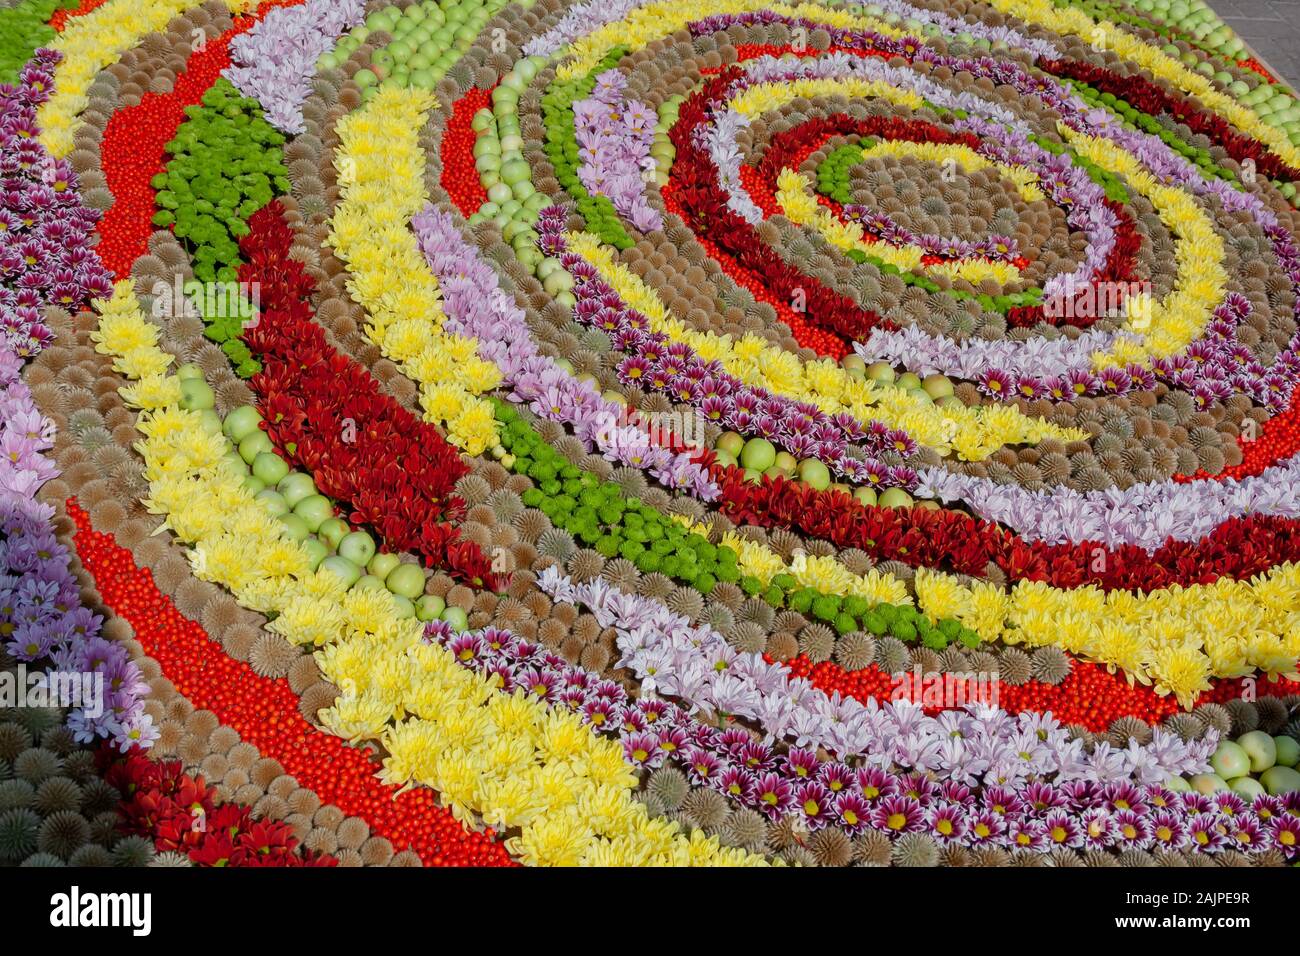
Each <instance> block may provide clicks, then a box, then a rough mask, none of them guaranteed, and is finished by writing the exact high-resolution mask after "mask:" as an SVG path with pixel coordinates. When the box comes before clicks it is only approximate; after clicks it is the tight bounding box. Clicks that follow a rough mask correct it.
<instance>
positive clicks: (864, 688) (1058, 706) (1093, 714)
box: [786, 654, 1300, 732]
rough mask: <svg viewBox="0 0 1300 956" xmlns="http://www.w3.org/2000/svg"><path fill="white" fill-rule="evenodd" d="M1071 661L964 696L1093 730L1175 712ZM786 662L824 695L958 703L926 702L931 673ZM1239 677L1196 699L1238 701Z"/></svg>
mask: <svg viewBox="0 0 1300 956" xmlns="http://www.w3.org/2000/svg"><path fill="white" fill-rule="evenodd" d="M1071 664H1072V667H1071V669H1070V674H1069V676H1068V677H1066V678H1065V680H1063V681H1061V683H1059V684H1045V683H1043V682H1042V681H1037V680H1030V681H1026V682H1025V683H1023V684H1008V683H1006V682H1004V681H996V682H994V683H993V685H992V686H989V685H983V686H981V685H979V684H978V683H975V682H971V683H969V684H968V685H967V689H966V694H967V696H966V699H967V700H968V701H975V700H977V699H979V700H984V701H985V702H987V703H992V704H996V706H998V707H1000V708H1002V709H1003V710H1005V711H1007V712H1008V713H1011V714H1019V713H1022V712H1024V713H1038V714H1041V713H1051V714H1052V715H1053V716H1055V717H1056V719H1057V720H1059V721H1061V723H1063V724H1079V725H1081V726H1083V727H1087V728H1088V729H1089V730H1091V731H1094V732H1103V731H1106V730H1108V729H1109V728H1110V725H1111V724H1112V723H1114V722H1115V721H1116V720H1118V719H1119V718H1121V717H1136V718H1138V719H1139V720H1142V721H1145V722H1147V723H1149V724H1153V725H1154V724H1158V723H1160V722H1161V721H1163V720H1165V719H1166V718H1167V717H1171V716H1172V715H1174V714H1176V713H1177V712H1178V702H1177V701H1176V700H1175V699H1174V698H1173V697H1172V696H1168V697H1162V696H1160V695H1159V694H1157V693H1156V692H1155V691H1154V690H1153V689H1152V688H1151V687H1148V686H1146V685H1145V684H1129V682H1128V680H1127V678H1126V677H1125V676H1124V674H1123V673H1111V672H1110V671H1109V670H1108V669H1107V668H1106V667H1105V666H1103V665H1101V664H1095V663H1093V662H1091V661H1081V660H1072V661H1071ZM786 666H788V667H789V669H790V673H791V675H792V676H794V677H806V678H808V680H809V681H811V682H812V684H813V686H814V687H816V688H818V689H819V690H821V691H822V692H824V693H826V694H828V695H829V694H834V693H836V692H837V691H838V692H839V694H840V695H841V696H843V697H852V698H854V699H856V700H860V701H866V700H867V699H869V698H870V699H874V700H877V701H886V700H891V699H893V700H897V699H899V698H906V699H908V700H913V701H915V702H917V703H920V704H921V705H922V707H923V709H924V710H925V711H926V712H927V713H929V714H936V713H938V712H939V711H941V710H945V709H955V708H957V707H959V706H961V704H960V702H958V701H956V700H952V701H949V702H945V703H944V704H941V705H935V704H932V703H930V702H929V701H928V700H927V698H926V694H925V688H926V687H927V686H928V685H927V683H926V681H927V680H928V679H931V678H933V677H935V676H936V675H929V674H926V675H923V677H922V682H921V684H920V686H919V687H918V686H916V684H915V682H914V681H912V682H908V681H906V680H899V679H896V678H895V677H894V676H892V675H890V674H887V673H884V672H883V671H881V670H880V668H879V667H877V666H876V665H875V664H872V665H871V666H870V667H866V668H863V669H862V670H857V671H848V670H845V669H844V668H842V667H840V666H839V665H838V664H834V663H832V662H830V661H824V662H823V663H820V664H813V663H812V662H811V661H810V660H808V658H807V657H805V656H804V655H802V654H800V655H799V656H798V657H795V658H793V659H792V660H790V661H789V662H788V663H787V665H786ZM1243 680H1244V679H1243V678H1234V679H1232V680H1218V681H1215V683H1214V686H1213V688H1212V689H1211V690H1209V691H1206V692H1205V693H1204V694H1202V695H1201V696H1200V698H1199V699H1198V700H1197V703H1198V704H1207V703H1222V702H1225V701H1229V700H1234V699H1241V697H1242V695H1243V690H1244V687H1243ZM1298 689H1300V684H1297V683H1296V682H1295V681H1289V680H1285V679H1283V680H1278V681H1276V682H1272V683H1265V684H1262V685H1259V686H1258V687H1257V688H1256V690H1257V693H1259V694H1260V695H1261V696H1275V697H1284V696H1286V695H1288V694H1294V693H1296V691H1297V690H1298ZM977 690H981V691H985V694H984V695H983V696H980V697H977V695H976V691H977ZM993 694H996V700H989V699H988V698H989V697H992V695H993Z"/></svg>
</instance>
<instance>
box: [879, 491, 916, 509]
mask: <svg viewBox="0 0 1300 956" xmlns="http://www.w3.org/2000/svg"><path fill="white" fill-rule="evenodd" d="M911 506H912V496H911V495H909V494H908V493H907V492H906V491H904V490H903V489H902V488H887V489H885V491H884V493H883V494H881V496H880V507H882V508H910V507H911Z"/></svg>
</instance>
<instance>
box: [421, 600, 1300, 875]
mask: <svg viewBox="0 0 1300 956" xmlns="http://www.w3.org/2000/svg"><path fill="white" fill-rule="evenodd" d="M425 640H427V641H429V642H431V643H436V644H439V645H440V646H442V647H445V648H446V649H447V650H448V651H450V652H451V654H452V658H453V659H454V660H455V661H456V662H457V663H458V664H460V665H461V666H462V667H465V668H466V669H469V670H473V671H476V672H478V673H481V674H484V675H485V676H492V675H495V676H496V677H497V678H498V679H499V681H500V682H501V686H502V688H503V689H504V690H506V691H507V692H509V691H514V690H518V691H521V692H523V693H524V694H527V695H530V696H533V697H536V698H540V699H542V700H543V701H545V702H546V704H547V705H548V706H551V707H557V708H564V709H567V710H569V711H571V712H572V713H575V714H577V715H579V716H580V717H581V719H582V720H583V722H584V723H586V724H587V725H588V726H589V727H590V728H591V730H592V732H594V733H599V734H603V735H606V736H609V737H617V739H618V740H619V742H620V743H621V744H622V746H623V753H624V756H625V758H626V759H627V760H628V762H629V763H631V764H633V765H634V766H636V767H638V768H641V769H644V770H654V769H656V768H658V767H662V766H669V765H675V766H677V767H679V768H680V769H681V770H682V771H683V772H685V773H686V774H687V776H688V778H689V779H690V781H691V783H692V784H694V785H695V786H702V787H709V788H710V789H712V790H714V791H716V792H718V793H720V794H722V795H723V796H725V797H727V798H728V799H729V800H730V801H731V802H732V803H734V804H736V805H739V806H744V807H748V808H750V809H753V810H756V811H758V812H759V813H762V814H763V815H764V816H766V817H767V818H768V819H770V820H780V819H783V818H786V817H793V818H795V820H797V821H798V824H797V825H798V826H800V827H801V828H804V829H806V830H807V831H809V832H812V831H816V830H820V829H822V828H825V827H836V828H839V829H841V830H843V831H844V832H846V833H849V834H858V833H862V832H864V831H866V830H877V831H879V832H882V833H885V834H886V835H888V836H890V837H898V836H902V835H903V834H905V833H911V832H924V833H929V834H930V835H931V836H933V837H935V838H936V839H938V840H939V841H940V842H942V843H956V844H959V845H962V846H970V847H980V846H996V847H1004V848H1007V849H1011V850H1019V851H1024V852H1035V853H1044V852H1047V851H1049V850H1051V849H1054V848H1057V847H1069V848H1072V849H1081V848H1087V849H1098V850H1127V849H1141V850H1148V849H1167V850H1182V849H1191V850H1193V851H1198V852H1204V853H1217V852H1220V851H1222V850H1224V849H1227V848H1229V847H1231V848H1233V849H1237V850H1240V851H1241V852H1244V853H1263V852H1265V851H1268V850H1277V851H1280V852H1281V853H1283V854H1284V855H1285V856H1286V858H1287V859H1294V858H1295V857H1296V855H1297V846H1296V844H1297V842H1298V841H1297V839H1296V837H1297V835H1300V794H1295V793H1292V794H1287V795H1285V796H1281V797H1273V796H1267V795H1265V796H1260V797H1257V798H1256V799H1255V800H1254V801H1252V802H1249V803H1248V802H1247V801H1245V800H1243V799H1242V798H1241V797H1240V796H1238V795H1237V794H1235V793H1218V794H1215V795H1214V796H1213V797H1206V796H1202V795H1201V794H1198V793H1181V794H1180V793H1172V792H1170V791H1169V790H1166V789H1164V788H1163V787H1158V786H1143V785H1140V784H1135V783H1132V782H1129V781H1114V782H1110V783H1095V782H1092V781H1089V780H1069V781H1065V782H1063V783H1050V782H1046V781H1040V780H1033V781H1030V782H1026V783H1025V784H1024V785H1023V786H1021V787H1010V786H1003V785H1000V784H996V785H990V786H986V787H983V788H972V787H970V786H968V785H967V784H964V783H961V782H960V781H957V780H945V781H944V782H943V783H936V782H935V781H933V780H931V779H930V778H929V777H928V776H926V775H925V774H924V773H920V772H915V773H908V774H900V773H897V772H894V771H892V770H890V769H886V768H883V767H873V766H858V767H855V766H850V765H848V764H846V763H841V762H838V761H819V760H818V759H817V755H816V753H815V751H812V750H805V749H799V748H794V749H790V750H789V751H788V752H786V753H784V754H782V753H779V752H778V751H777V750H776V749H775V748H774V747H772V746H770V745H769V744H767V743H763V742H760V741H755V740H754V739H753V738H752V737H751V735H750V733H749V732H748V731H747V730H745V729H743V728H742V727H738V726H731V727H725V724H724V726H723V727H712V726H709V725H708V724H705V723H702V722H700V721H699V720H696V719H695V718H693V717H691V716H690V715H689V714H687V713H686V712H685V711H683V710H682V709H681V708H680V707H678V706H677V705H675V704H673V703H670V702H668V701H665V700H662V699H660V698H658V697H655V696H652V695H643V696H641V697H640V698H638V699H635V700H633V699H632V698H630V697H629V696H628V693H627V691H626V690H625V689H624V688H623V686H622V685H621V684H619V683H617V682H615V681H611V680H601V679H600V678H598V677H597V676H596V675H594V674H592V673H590V672H588V671H585V670H582V669H581V668H579V667H575V666H573V665H571V664H569V663H568V662H567V661H565V660H564V658H562V657H560V656H559V655H558V654H555V653H552V652H550V651H548V650H547V649H546V648H545V647H543V646H540V645H536V644H530V643H528V642H527V641H524V640H521V639H519V638H518V637H516V636H515V635H512V634H510V633H509V632H508V631H501V630H497V629H494V628H488V629H486V630H484V631H480V632H477V633H473V632H465V633H456V632H454V631H453V630H452V628H451V626H450V625H449V624H447V623H446V622H445V621H432V622H430V623H429V624H427V625H425ZM954 719H955V720H958V721H960V720H961V719H963V718H962V717H960V716H959V717H955V718H954ZM964 719H965V720H968V721H970V722H972V723H971V724H970V725H968V726H974V724H978V723H980V722H991V723H992V724H993V725H994V726H995V727H996V726H999V725H1001V724H1003V723H1005V722H1006V721H1008V720H1011V718H1009V717H1008V716H1007V715H1006V714H1004V713H1002V712H1001V711H996V710H991V709H986V710H983V711H980V710H974V711H972V712H970V713H968V714H966V715H965V716H964ZM1040 720H1041V718H1038V717H1037V716H1034V715H1023V716H1022V718H1021V719H1020V720H1016V721H1015V725H1016V727H1017V728H1018V731H1019V732H1020V733H1029V734H1031V735H1032V736H1034V737H1035V739H1036V738H1037V731H1036V727H1037V723H1038V722H1039V721H1040ZM1022 723H1023V725H1024V726H1023V727H1021V726H1020V725H1021V724H1022Z"/></svg>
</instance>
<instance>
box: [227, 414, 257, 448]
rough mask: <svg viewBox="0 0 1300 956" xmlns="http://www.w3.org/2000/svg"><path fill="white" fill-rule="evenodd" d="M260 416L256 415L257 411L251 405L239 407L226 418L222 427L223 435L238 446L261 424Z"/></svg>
mask: <svg viewBox="0 0 1300 956" xmlns="http://www.w3.org/2000/svg"><path fill="white" fill-rule="evenodd" d="M261 420H262V416H261V415H259V414H257V409H256V408H254V407H253V406H252V405H241V406H239V408H236V409H235V410H234V411H233V412H231V413H230V414H229V415H227V416H226V421H225V424H224V426H223V429H224V431H225V433H226V434H227V435H228V436H230V440H231V441H233V442H234V443H235V444H236V445H238V444H239V443H240V442H241V441H243V440H244V439H245V438H247V437H248V436H249V435H251V434H253V432H255V431H257V426H258V423H259V422H261Z"/></svg>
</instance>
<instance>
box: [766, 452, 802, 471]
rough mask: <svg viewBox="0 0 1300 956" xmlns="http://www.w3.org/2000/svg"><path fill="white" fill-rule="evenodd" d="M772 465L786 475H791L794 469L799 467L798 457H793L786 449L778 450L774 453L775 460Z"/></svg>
mask: <svg viewBox="0 0 1300 956" xmlns="http://www.w3.org/2000/svg"><path fill="white" fill-rule="evenodd" d="M772 467H773V468H780V469H781V470H782V471H784V472H785V473H786V474H787V475H792V474H794V470H795V469H796V468H798V467H799V459H797V458H795V457H794V455H792V454H790V453H789V452H788V451H779V452H777V453H776V462H775V464H773V465H772Z"/></svg>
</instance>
